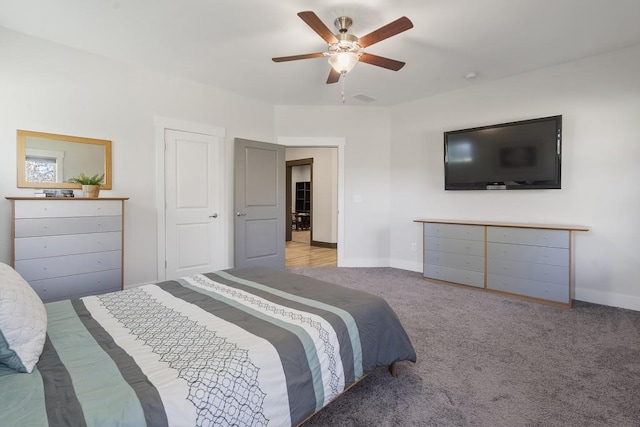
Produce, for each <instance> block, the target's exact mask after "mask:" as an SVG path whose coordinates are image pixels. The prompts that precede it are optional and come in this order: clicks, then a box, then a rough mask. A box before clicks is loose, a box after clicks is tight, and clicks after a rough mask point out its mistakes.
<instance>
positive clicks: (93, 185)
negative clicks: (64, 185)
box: [68, 173, 104, 198]
mask: <svg viewBox="0 0 640 427" xmlns="http://www.w3.org/2000/svg"><path fill="white" fill-rule="evenodd" d="M68 182H71V183H73V184H80V185H82V196H83V197H90V198H96V197H98V194H100V186H101V185H102V183H103V182H104V174H102V175H98V174H96V175H93V176H87V175H85V174H84V173H81V174H80V175H78V176H74V177H73V178H71V179H69V181H68Z"/></svg>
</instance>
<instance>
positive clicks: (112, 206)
mask: <svg viewBox="0 0 640 427" xmlns="http://www.w3.org/2000/svg"><path fill="white" fill-rule="evenodd" d="M110 215H122V202H121V201H119V200H64V199H62V200H28V201H25V200H16V201H15V217H16V218H56V217H74V216H110Z"/></svg>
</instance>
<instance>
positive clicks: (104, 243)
mask: <svg viewBox="0 0 640 427" xmlns="http://www.w3.org/2000/svg"><path fill="white" fill-rule="evenodd" d="M120 249H122V233H120V232H119V231H113V232H111V233H89V234H68V235H63V236H45V237H24V238H21V239H15V259H16V261H18V260H22V259H33V258H46V257H52V256H62V255H74V254H85V253H91V252H104V251H117V250H120Z"/></svg>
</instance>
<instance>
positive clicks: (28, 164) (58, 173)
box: [25, 148, 64, 182]
mask: <svg viewBox="0 0 640 427" xmlns="http://www.w3.org/2000/svg"><path fill="white" fill-rule="evenodd" d="M25 154H26V160H25V175H26V176H25V179H26V181H27V182H63V181H62V177H63V176H64V151H54V150H39V149H37V148H27V149H26V153H25Z"/></svg>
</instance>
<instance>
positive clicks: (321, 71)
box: [0, 0, 640, 106]
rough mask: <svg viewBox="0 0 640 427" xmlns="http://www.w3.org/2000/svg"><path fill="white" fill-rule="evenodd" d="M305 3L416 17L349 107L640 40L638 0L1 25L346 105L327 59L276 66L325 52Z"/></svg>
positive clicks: (205, 76) (367, 19)
mask: <svg viewBox="0 0 640 427" xmlns="http://www.w3.org/2000/svg"><path fill="white" fill-rule="evenodd" d="M303 10H312V11H314V12H315V13H316V14H317V15H318V16H319V17H320V19H321V20H322V21H323V22H324V23H325V24H326V25H327V26H328V27H329V28H330V29H331V30H334V29H335V27H334V26H333V20H334V19H335V18H336V17H338V16H341V15H347V16H349V17H351V18H352V19H353V21H354V23H353V26H352V27H351V30H350V32H352V33H353V34H355V35H357V36H363V35H364V34H367V33H369V32H371V31H373V30H375V29H377V28H378V27H381V26H382V25H385V24H387V23H389V22H391V21H393V20H395V19H397V18H399V17H401V16H403V15H404V16H407V17H409V18H410V19H411V20H412V21H413V24H414V28H413V29H411V30H409V31H406V32H404V33H401V34H399V35H396V36H394V37H392V38H390V39H387V40H384V41H382V42H380V43H378V44H375V45H373V46H370V47H369V48H367V49H366V50H367V52H369V53H373V54H376V55H380V56H386V57H390V58H392V59H397V60H400V61H404V62H406V63H407V65H406V66H405V67H404V68H403V69H401V70H400V71H398V72H394V71H389V70H386V69H382V68H378V67H374V66H371V65H369V64H364V63H360V64H358V65H357V66H356V67H355V69H354V70H353V71H352V72H350V73H349V75H347V78H346V79H345V95H346V98H347V100H346V102H347V104H348V105H368V106H374V105H375V106H382V105H394V104H398V103H402V102H407V101H411V100H415V99H419V98H424V97H427V96H430V95H434V94H437V93H442V92H447V91H451V90H455V89H458V88H461V87H465V86H469V85H473V84H479V83H482V82H483V81H489V80H494V79H499V78H503V77H506V76H510V75H514V74H519V73H523V72H527V71H530V70H534V69H538V68H542V67H546V66H549V65H553V64H558V63H562V62H566V61H571V60H575V59H578V58H582V57H585V56H590V55H594V54H599V53H603V52H606V51H611V50H616V49H620V48H624V47H628V46H631V45H635V44H640V24H639V23H638V21H639V18H640V0H395V1H392V0H367V1H365V0H345V1H337V0H325V1H322V2H319V1H312V0H272V1H266V0H235V1H233V0H183V1H179V0H53V1H52V0H1V1H0V26H3V27H6V28H9V29H12V30H16V31H19V32H22V33H25V34H29V35H32V36H36V37H40V38H43V39H47V40H51V41H54V42H57V43H61V44H63V45H67V46H72V47H75V48H78V49H81V50H84V51H88V52H92V53H96V54H100V55H103V56H106V57H110V58H114V59H117V60H121V61H126V62H129V63H133V64H136V65H140V66H143V67H147V68H151V69H155V70H158V71H162V72H166V73H169V74H173V75H177V76H182V77H184V78H186V79H190V80H194V81H198V82H201V83H205V84H207V85H211V86H214V87H218V88H222V89H225V90H228V91H231V92H234V93H238V94H242V95H246V96H248V97H252V98H257V99H261V100H264V101H265V102H268V103H270V104H275V105H339V104H341V99H340V91H341V89H342V81H341V82H340V83H337V84H334V85H327V84H325V81H326V79H327V75H328V73H329V65H328V64H327V62H326V60H325V59H324V58H317V59H307V60H302V61H295V62H286V63H274V62H272V61H271V58H272V57H275V56H289V55H296V54H303V53H312V52H321V51H324V50H325V49H326V43H325V42H324V41H323V40H322V39H321V38H320V37H319V36H318V35H317V34H316V33H315V32H314V31H313V30H311V28H309V27H308V26H307V25H306V24H305V23H304V22H303V21H302V20H301V19H300V18H299V17H298V16H297V15H296V14H297V13H298V12H300V11H303ZM0 66H1V65H0ZM468 72H476V73H478V77H477V78H476V79H474V80H465V79H464V75H465V74H467V73H468ZM357 94H363V95H366V96H367V97H370V98H373V99H374V101H372V102H369V103H366V102H363V101H361V100H359V99H357V98H353V96H354V95H357Z"/></svg>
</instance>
